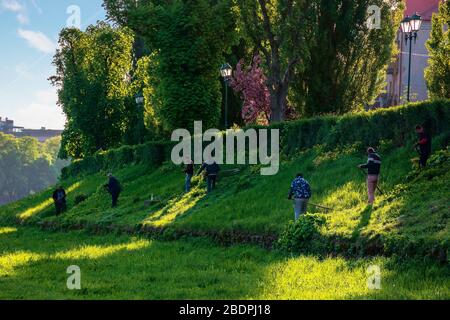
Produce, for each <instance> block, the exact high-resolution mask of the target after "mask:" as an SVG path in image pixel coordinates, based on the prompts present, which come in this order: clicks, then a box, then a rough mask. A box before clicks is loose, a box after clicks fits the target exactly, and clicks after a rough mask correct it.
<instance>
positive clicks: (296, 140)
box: [62, 100, 450, 179]
mask: <svg viewBox="0 0 450 320" xmlns="http://www.w3.org/2000/svg"><path fill="white" fill-rule="evenodd" d="M449 123H450V101H449V100H437V101H426V102H420V103H410V104H408V105H405V106H400V107H394V108H388V109H378V110H375V111H370V112H361V113H352V114H347V115H344V116H321V117H315V118H310V119H304V120H298V121H292V122H283V123H278V124H275V125H272V126H269V127H268V128H267V127H264V128H265V129H280V137H281V149H282V152H284V153H285V154H287V155H290V154H293V153H294V152H296V151H298V150H304V149H308V148H311V147H313V146H315V145H319V144H320V145H323V146H325V147H326V148H327V149H330V150H331V149H333V148H336V147H338V146H340V145H346V144H349V143H354V142H361V143H362V144H363V145H366V146H369V145H373V146H377V145H378V144H379V143H380V141H382V140H392V141H393V142H394V144H395V145H397V146H401V145H403V144H404V143H405V142H406V141H408V140H410V139H413V137H414V135H415V133H414V127H415V125H417V124H422V125H424V126H425V127H426V128H427V130H429V132H431V133H432V134H433V135H437V134H441V133H443V132H448V131H449ZM253 128H263V127H253ZM174 144H175V143H173V142H149V143H145V144H142V145H138V146H123V147H121V148H118V149H114V150H110V151H107V152H103V153H98V154H96V155H94V156H90V157H86V158H84V159H83V160H78V161H74V162H73V163H72V164H71V165H70V166H69V167H67V168H64V169H63V172H62V179H66V178H68V177H73V176H76V175H79V174H91V173H95V172H98V171H100V170H113V169H118V168H121V167H123V166H125V165H128V164H139V163H146V164H149V165H154V166H158V165H160V164H162V163H163V162H164V161H167V160H169V159H170V153H171V149H172V147H173V146H174Z"/></svg>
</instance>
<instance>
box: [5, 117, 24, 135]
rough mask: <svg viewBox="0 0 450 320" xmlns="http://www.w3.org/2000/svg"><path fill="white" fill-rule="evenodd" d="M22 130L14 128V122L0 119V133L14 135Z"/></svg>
mask: <svg viewBox="0 0 450 320" xmlns="http://www.w3.org/2000/svg"><path fill="white" fill-rule="evenodd" d="M22 129H23V128H22V127H15V126H14V120H11V119H8V118H5V119H3V118H2V117H0V132H3V133H7V134H14V133H16V132H18V131H20V130H22Z"/></svg>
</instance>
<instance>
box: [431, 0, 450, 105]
mask: <svg viewBox="0 0 450 320" xmlns="http://www.w3.org/2000/svg"><path fill="white" fill-rule="evenodd" d="M449 27H450V2H449V1H443V2H441V3H440V5H439V13H438V14H434V15H433V18H432V29H431V36H430V38H429V39H428V41H427V44H426V45H427V48H428V51H429V53H430V59H429V60H428V67H427V68H426V69H425V79H426V81H427V87H428V91H429V95H430V98H432V99H434V98H446V99H450V29H449Z"/></svg>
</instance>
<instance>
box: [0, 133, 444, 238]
mask: <svg viewBox="0 0 450 320" xmlns="http://www.w3.org/2000/svg"><path fill="white" fill-rule="evenodd" d="M435 147H436V149H438V148H439V147H440V146H439V139H436V143H435ZM358 149H360V148H357V147H356V146H353V147H352V146H349V147H346V148H345V149H343V150H337V151H336V152H327V153H326V152H323V151H322V150H321V149H320V147H317V148H315V149H312V150H309V151H305V152H302V153H300V154H298V155H296V156H295V157H292V159H293V160H290V161H287V160H284V161H283V162H282V164H281V168H280V172H279V173H278V174H277V175H275V176H269V177H262V176H260V175H259V174H258V173H259V170H258V168H257V167H253V168H252V167H242V168H241V169H242V172H241V173H240V174H238V175H233V176H225V175H224V176H225V177H222V178H221V179H220V181H219V184H218V188H217V190H216V191H215V192H214V193H213V194H210V195H206V194H205V192H204V184H203V182H202V181H200V179H199V178H195V180H194V185H196V186H195V187H194V189H193V191H192V192H191V193H189V194H187V195H185V194H183V191H182V188H183V175H182V173H181V170H180V168H177V167H174V166H171V165H165V166H162V167H160V168H157V169H148V168H145V167H143V166H130V167H126V168H124V169H122V170H119V171H118V172H116V173H115V174H116V175H117V176H118V177H119V179H120V180H121V181H122V184H123V189H124V192H123V194H122V195H121V198H120V205H119V207H118V208H115V209H111V208H110V199H109V195H108V194H107V193H106V192H105V190H104V189H103V187H102V184H103V183H104V182H105V178H104V175H103V174H96V175H91V176H88V177H85V178H82V179H80V180H78V181H77V180H71V181H64V182H63V185H64V186H65V187H66V188H68V189H69V211H68V212H67V213H65V214H64V215H63V216H61V217H54V213H53V212H54V208H53V205H52V203H51V201H49V200H48V197H49V195H50V191H47V192H44V193H41V194H38V195H36V196H33V197H30V198H27V199H25V200H22V201H19V202H17V203H14V204H11V205H9V206H6V207H2V208H0V222H3V224H5V223H6V222H12V221H13V220H19V221H21V222H22V223H28V222H30V223H33V222H42V221H45V222H47V223H48V222H52V223H55V222H57V223H59V224H69V225H74V224H80V223H83V224H86V223H91V224H97V225H104V226H108V225H120V226H129V227H130V228H135V227H136V226H139V225H142V224H143V225H146V226H153V227H164V228H169V229H171V230H183V231H189V230H195V231H206V232H210V231H213V232H217V231H224V230H226V231H233V232H243V233H252V234H280V233H281V231H282V230H283V229H284V228H285V226H286V224H287V223H288V222H289V221H290V220H292V218H293V212H292V203H291V202H290V201H288V200H286V195H287V190H288V188H289V183H290V181H291V180H292V177H293V176H294V175H295V173H297V172H303V173H304V174H305V176H306V177H307V179H308V180H309V181H310V183H311V185H312V188H313V197H312V200H311V202H313V203H320V204H323V205H326V206H329V207H332V208H333V209H334V210H333V211H332V212H330V213H328V214H326V215H324V216H325V217H326V219H327V223H326V224H325V226H323V227H322V229H321V233H322V234H323V235H324V236H339V237H344V238H348V239H356V238H357V237H363V236H364V237H371V236H375V235H384V236H401V237H406V238H408V239H412V240H417V239H421V238H423V239H427V240H430V239H431V240H433V241H437V242H442V241H448V240H449V239H450V223H449V221H450V220H449V219H448V218H449V216H448V213H449V210H448V209H449V208H448V201H447V200H448V195H449V193H450V188H449V185H448V183H446V181H448V180H449V172H448V170H445V168H444V170H441V171H440V172H439V173H438V174H437V175H438V176H437V177H435V178H434V179H431V180H429V179H425V178H424V179H421V180H420V179H419V181H418V182H414V183H413V184H412V183H409V184H408V183H405V176H407V174H408V172H410V170H411V161H410V158H411V157H414V156H415V155H414V153H413V152H412V151H411V150H410V149H408V148H406V147H405V148H392V147H391V146H390V145H389V143H386V144H385V145H383V146H381V153H382V156H383V172H382V183H381V188H382V189H384V191H385V192H386V195H384V196H379V197H378V199H377V204H376V206H375V208H374V209H373V210H369V209H368V208H367V206H366V191H365V181H364V177H363V176H362V174H361V172H359V170H358V169H357V168H356V165H357V164H359V163H362V162H364V161H365V158H364V157H363V156H361V153H360V152H359V151H358ZM445 165H446V166H447V167H448V163H446V164H445ZM410 186H414V187H413V188H409V189H407V191H403V192H393V191H392V190H393V189H394V187H395V188H396V189H398V188H399V187H410ZM79 194H85V195H89V198H88V200H86V201H85V202H82V203H81V204H79V205H76V206H74V203H73V201H74V199H75V197H76V196H77V195H79ZM152 195H153V196H154V197H158V198H160V199H161V200H162V201H161V202H160V203H156V204H152V205H149V206H146V205H145V204H144V201H145V200H146V199H150V198H151V197H152ZM310 211H312V212H320V209H316V208H314V207H310Z"/></svg>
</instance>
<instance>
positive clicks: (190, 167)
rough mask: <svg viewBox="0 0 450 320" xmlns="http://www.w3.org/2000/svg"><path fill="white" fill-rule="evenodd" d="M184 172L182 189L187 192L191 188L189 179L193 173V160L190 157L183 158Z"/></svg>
mask: <svg viewBox="0 0 450 320" xmlns="http://www.w3.org/2000/svg"><path fill="white" fill-rule="evenodd" d="M184 173H185V174H186V179H185V183H184V190H185V191H186V193H187V192H189V191H190V190H191V180H192V177H193V175H194V162H193V161H192V160H191V159H190V158H186V159H185V167H184Z"/></svg>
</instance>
